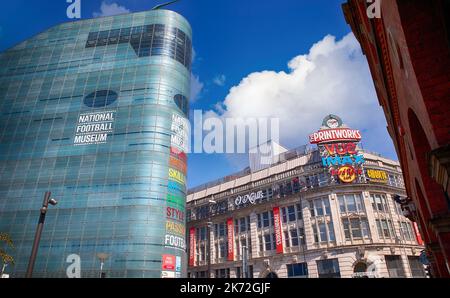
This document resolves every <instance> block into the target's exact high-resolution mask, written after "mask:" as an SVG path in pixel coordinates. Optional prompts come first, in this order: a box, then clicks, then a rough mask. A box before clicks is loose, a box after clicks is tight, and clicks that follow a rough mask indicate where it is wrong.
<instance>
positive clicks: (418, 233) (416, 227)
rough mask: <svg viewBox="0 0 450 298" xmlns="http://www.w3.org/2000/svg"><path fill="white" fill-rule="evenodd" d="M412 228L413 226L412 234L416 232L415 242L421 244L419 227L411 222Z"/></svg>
mask: <svg viewBox="0 0 450 298" xmlns="http://www.w3.org/2000/svg"><path fill="white" fill-rule="evenodd" d="M412 224H413V228H414V234H416V239H417V243H418V244H419V245H423V240H422V236H421V235H420V231H419V227H418V226H417V223H415V222H413V223H412Z"/></svg>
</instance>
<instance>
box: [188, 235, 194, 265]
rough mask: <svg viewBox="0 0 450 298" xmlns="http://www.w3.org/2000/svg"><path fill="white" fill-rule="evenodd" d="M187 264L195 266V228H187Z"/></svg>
mask: <svg viewBox="0 0 450 298" xmlns="http://www.w3.org/2000/svg"><path fill="white" fill-rule="evenodd" d="M189 266H195V228H194V227H192V228H190V229H189Z"/></svg>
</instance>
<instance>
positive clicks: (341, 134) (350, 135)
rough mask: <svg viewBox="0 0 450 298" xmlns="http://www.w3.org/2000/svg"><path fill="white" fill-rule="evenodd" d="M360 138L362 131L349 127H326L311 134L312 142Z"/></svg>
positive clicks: (349, 140)
mask: <svg viewBox="0 0 450 298" xmlns="http://www.w3.org/2000/svg"><path fill="white" fill-rule="evenodd" d="M360 140H361V132H360V131H359V130H356V129H349V128H336V129H324V130H321V131H318V132H315V133H313V134H311V135H310V136H309V141H310V143H311V144H323V143H330V142H339V141H348V142H352V141H353V142H358V141H360Z"/></svg>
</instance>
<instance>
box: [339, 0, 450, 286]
mask: <svg viewBox="0 0 450 298" xmlns="http://www.w3.org/2000/svg"><path fill="white" fill-rule="evenodd" d="M369 2H374V1H365V0H349V1H347V3H345V4H344V5H343V11H344V15H345V18H346V20H347V22H348V23H349V25H350V27H351V29H352V31H353V33H354V34H355V36H356V38H357V39H358V41H359V42H360V44H361V47H362V49H363V52H364V54H365V56H366V58H367V60H368V63H369V67H370V71H371V74H372V77H373V80H374V85H375V89H376V91H377V95H378V99H379V102H380V105H381V106H382V107H383V110H384V113H385V115H386V120H387V123H388V131H389V134H390V135H391V137H392V139H393V141H394V145H395V147H396V150H397V155H398V157H399V161H400V165H401V167H402V170H403V175H404V177H405V188H406V191H407V194H408V198H407V200H405V202H404V208H405V209H406V210H408V212H409V213H410V215H409V217H410V218H411V219H412V220H414V221H416V222H417V224H418V226H419V228H420V231H421V234H422V235H423V237H424V241H425V243H426V247H427V254H428V259H429V260H430V262H431V265H432V275H433V276H437V277H450V216H449V215H450V212H449V211H450V199H449V198H450V197H449V190H450V179H449V173H450V145H449V144H450V118H449V117H448V114H449V113H450V80H449V78H450V18H449V14H448V12H449V11H450V2H449V1H445V0H430V1H421V0H413V1H411V0H396V1H375V2H377V3H369ZM378 4H379V6H378ZM377 10H378V16H379V17H377V14H373V13H374V12H376V11H377ZM368 12H369V13H368Z"/></svg>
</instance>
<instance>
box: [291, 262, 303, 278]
mask: <svg viewBox="0 0 450 298" xmlns="http://www.w3.org/2000/svg"><path fill="white" fill-rule="evenodd" d="M286 268H287V274H288V277H290V278H295V277H296V278H299V277H308V264H307V263H297V264H287V265H286Z"/></svg>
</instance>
